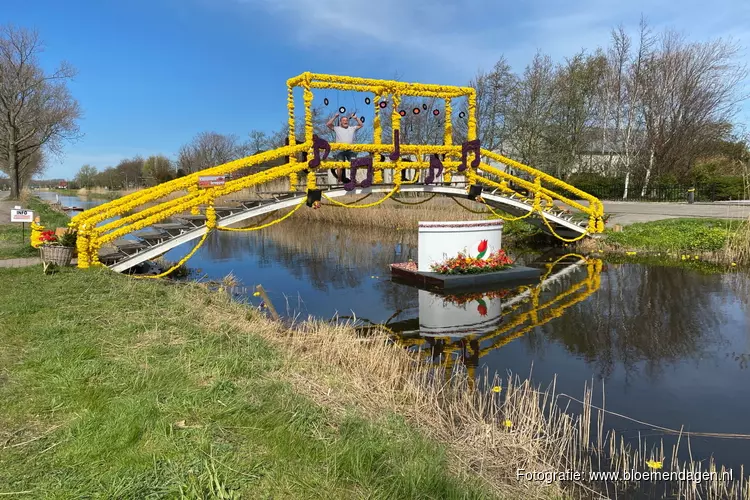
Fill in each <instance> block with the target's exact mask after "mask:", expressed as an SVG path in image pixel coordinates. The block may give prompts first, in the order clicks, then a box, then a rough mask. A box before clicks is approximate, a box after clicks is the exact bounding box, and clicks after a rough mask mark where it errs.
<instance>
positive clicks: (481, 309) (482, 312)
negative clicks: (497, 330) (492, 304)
mask: <svg viewBox="0 0 750 500" xmlns="http://www.w3.org/2000/svg"><path fill="white" fill-rule="evenodd" d="M477 312H478V313H479V315H480V316H487V306H486V305H485V304H479V305H478V306H477Z"/></svg>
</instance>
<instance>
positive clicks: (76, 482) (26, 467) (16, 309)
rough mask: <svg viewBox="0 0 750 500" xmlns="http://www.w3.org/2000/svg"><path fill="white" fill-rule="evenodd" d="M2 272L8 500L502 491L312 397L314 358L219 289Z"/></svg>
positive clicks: (3, 448)
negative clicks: (287, 346)
mask: <svg viewBox="0 0 750 500" xmlns="http://www.w3.org/2000/svg"><path fill="white" fill-rule="evenodd" d="M0 276H1V277H2V280H3V283H4V284H5V285H6V286H4V287H3V289H2V290H0V303H2V304H4V307H5V305H7V306H8V307H7V308H5V309H4V312H3V314H2V315H0V367H2V368H0V400H2V401H3V405H2V406H1V407H0V485H2V486H0V494H3V495H8V494H9V493H12V492H19V493H18V494H19V495H20V494H22V493H25V494H28V495H30V496H32V497H43V496H50V495H51V496H55V497H77V498H81V497H106V498H114V497H117V498H124V497H128V498H146V497H149V496H152V495H154V496H170V497H171V496H175V497H179V496H182V495H184V496H185V497H188V498H209V497H211V498H269V497H273V498H311V497H321V498H325V497H328V498H354V497H356V498H361V497H370V498H420V497H421V498H487V497H491V496H492V495H491V494H490V493H489V492H488V491H487V489H486V488H484V487H483V486H481V485H480V483H477V481H476V480H474V481H469V480H468V479H467V476H466V475H465V474H461V467H455V463H453V462H452V461H451V459H450V456H449V455H448V454H447V452H446V449H445V448H444V447H443V446H441V445H438V444H436V443H435V442H433V441H430V440H428V439H426V438H425V437H423V436H422V435H421V434H420V433H419V432H417V431H415V430H414V429H413V428H412V427H410V426H408V425H406V424H405V422H404V420H403V418H401V417H398V416H396V415H395V414H394V413H386V414H381V415H378V416H370V415H366V414H364V413H363V412H362V411H360V410H359V409H357V407H356V406H345V407H340V408H333V407H332V406H330V405H325V404H322V402H320V401H317V402H316V401H314V399H313V398H310V397H309V396H308V395H306V394H305V393H306V392H307V389H308V388H309V386H310V385H311V384H313V380H308V379H304V378H300V377H299V374H300V373H301V372H300V371H298V370H295V366H298V365H299V364H300V363H302V361H300V360H295V359H293V358H289V357H287V356H285V354H284V353H283V352H282V351H281V350H280V349H279V347H278V346H274V345H273V343H272V342H269V341H268V340H266V339H264V337H272V336H275V335H278V334H279V331H278V327H277V326H274V325H271V324H270V323H268V322H266V321H265V320H263V319H261V318H256V317H255V316H254V314H253V313H252V312H250V311H248V310H243V311H242V312H241V313H240V315H239V316H238V315H237V311H236V310H231V309H229V310H226V312H225V311H224V306H226V303H225V302H224V299H223V298H222V296H217V295H211V294H209V292H207V291H206V290H204V289H202V288H200V287H198V286H197V285H188V286H175V285H170V284H168V283H164V282H155V281H135V280H132V279H128V278H126V277H124V276H121V275H117V274H114V273H111V272H108V271H106V270H104V271H91V272H83V271H75V270H66V271H64V272H62V273H60V274H57V275H54V276H47V277H43V276H41V275H40V272H39V270H38V269H36V268H32V269H14V270H0ZM40 281H43V282H40ZM18 297H24V300H23V301H19V300H17V299H18ZM238 321H239V322H240V323H242V325H243V326H242V327H241V328H238V326H236V325H237V322H238ZM233 324H234V325H235V326H232V325H233ZM249 332H252V333H249ZM295 374H296V376H295Z"/></svg>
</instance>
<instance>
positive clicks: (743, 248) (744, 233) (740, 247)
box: [724, 217, 750, 265]
mask: <svg viewBox="0 0 750 500" xmlns="http://www.w3.org/2000/svg"><path fill="white" fill-rule="evenodd" d="M724 253H725V259H724V260H725V261H730V262H735V263H737V264H742V265H748V264H750V217H749V218H748V219H747V220H746V221H745V222H744V223H742V225H740V227H739V228H738V229H737V230H736V231H735V232H734V233H733V234H732V235H731V236H730V237H729V239H728V240H727V243H726V246H725V247H724Z"/></svg>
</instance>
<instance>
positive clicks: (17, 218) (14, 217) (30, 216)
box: [10, 207, 34, 223]
mask: <svg viewBox="0 0 750 500" xmlns="http://www.w3.org/2000/svg"><path fill="white" fill-rule="evenodd" d="M10 221H11V222H28V223H32V222H34V212H32V211H31V210H26V209H25V208H21V207H16V208H14V209H12V210H11V211H10Z"/></svg>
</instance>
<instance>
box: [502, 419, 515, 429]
mask: <svg viewBox="0 0 750 500" xmlns="http://www.w3.org/2000/svg"><path fill="white" fill-rule="evenodd" d="M503 425H504V426H505V427H507V428H508V429H510V428H511V427H513V422H511V421H510V420H508V419H506V420H504V421H503Z"/></svg>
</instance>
